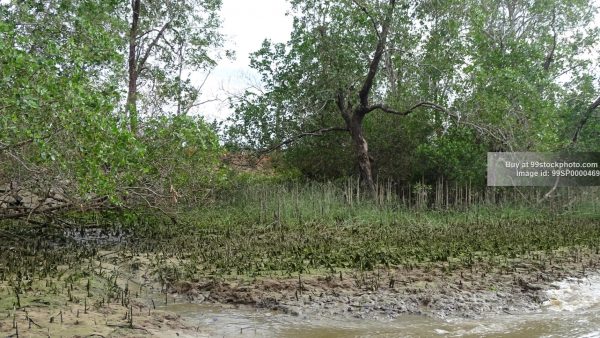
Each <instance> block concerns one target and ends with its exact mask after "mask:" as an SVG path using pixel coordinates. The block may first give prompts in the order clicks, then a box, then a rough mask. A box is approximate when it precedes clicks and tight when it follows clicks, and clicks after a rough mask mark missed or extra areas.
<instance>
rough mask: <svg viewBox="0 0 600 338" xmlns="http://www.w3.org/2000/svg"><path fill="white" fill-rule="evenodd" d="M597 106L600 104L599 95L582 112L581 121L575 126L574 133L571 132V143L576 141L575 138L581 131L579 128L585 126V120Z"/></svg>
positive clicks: (576, 138)
mask: <svg viewBox="0 0 600 338" xmlns="http://www.w3.org/2000/svg"><path fill="white" fill-rule="evenodd" d="M598 106H600V97H598V98H597V99H596V101H594V103H592V104H591V105H590V106H589V107H588V109H587V110H586V111H585V113H584V114H583V118H582V119H581V121H579V124H578V125H577V128H576V129H575V133H574V134H573V140H572V141H571V143H573V144H575V143H577V140H578V138H579V134H580V133H581V130H582V129H583V127H584V126H585V124H586V123H587V121H588V120H589V119H590V117H591V116H592V113H593V112H594V110H595V109H596V108H598Z"/></svg>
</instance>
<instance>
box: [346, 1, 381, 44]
mask: <svg viewBox="0 0 600 338" xmlns="http://www.w3.org/2000/svg"><path fill="white" fill-rule="evenodd" d="M352 2H354V4H355V5H356V6H358V8H360V10H361V11H363V12H364V13H365V15H367V17H368V18H369V20H371V24H372V25H373V29H374V30H375V34H377V37H378V38H379V39H381V35H380V34H379V29H378V28H377V22H376V21H375V19H374V18H373V15H371V13H369V11H368V10H367V7H365V5H363V4H361V3H360V2H358V0H352Z"/></svg>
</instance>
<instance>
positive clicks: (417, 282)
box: [0, 190, 600, 337]
mask: <svg viewBox="0 0 600 338" xmlns="http://www.w3.org/2000/svg"><path fill="white" fill-rule="evenodd" d="M323 191H325V192H323ZM323 191H322V192H320V194H321V195H320V197H319V196H314V197H316V198H320V199H311V198H307V197H306V196H301V195H294V194H289V193H288V194H279V195H277V196H278V198H274V196H276V195H273V196H265V195H261V196H263V198H262V199H261V198H256V196H254V197H252V196H248V199H247V200H243V199H242V200H238V201H237V202H235V203H229V204H227V205H220V206H214V207H210V208H205V209H203V210H201V211H188V212H186V213H185V214H184V215H185V217H182V218H181V221H180V222H179V223H178V224H173V223H172V222H171V221H170V220H168V219H162V218H160V217H156V218H152V219H151V218H148V217H145V218H140V217H135V216H131V217H129V218H116V217H113V218H111V217H109V216H107V215H92V216H90V215H86V216H85V217H81V216H79V217H78V218H77V220H76V221H73V222H75V223H69V224H54V225H51V226H45V227H41V226H39V225H31V224H26V223H17V222H10V223H3V224H2V226H1V228H0V237H1V241H0V246H1V250H0V333H1V334H2V335H7V336H15V337H16V334H17V332H18V333H19V335H20V336H23V337H29V336H31V337H37V336H40V337H47V336H51V337H61V336H62V337H71V336H81V337H111V336H112V337H117V336H119V337H120V336H130V337H137V336H140V337H142V336H149V335H155V336H160V337H167V336H174V337H175V336H186V335H188V336H196V335H198V334H201V333H202V332H204V328H203V327H202V326H201V325H199V324H197V323H191V322H189V321H186V320H184V319H182V318H180V317H179V316H178V315H177V314H176V313H174V312H173V311H170V310H169V308H168V307H165V305H168V304H173V303H202V304H224V305H226V306H234V307H238V306H242V307H244V306H248V307H252V308H259V309H265V310H266V311H271V312H278V313H285V314H288V315H291V316H301V317H302V318H304V317H323V316H326V317H335V318H368V319H373V318H391V317H395V316H398V315H401V314H419V315H427V316H434V317H471V318H473V317H475V318H476V317H480V316H485V315H487V314H497V313H510V314H513V313H523V312H532V311H537V310H538V309H539V308H540V306H541V304H542V303H543V302H548V301H550V302H551V301H552V300H551V299H548V297H547V296H546V293H545V292H544V290H547V289H549V288H552V287H553V285H552V282H554V281H557V280H561V279H564V278H566V277H584V276H586V275H588V274H592V273H595V272H598V271H599V270H600V268H599V264H600V254H599V248H600V212H597V210H600V208H598V205H597V204H596V203H597V197H598V196H597V195H593V196H595V198H596V199H593V198H592V199H590V198H588V199H585V200H584V202H585V203H579V204H577V205H576V206H573V205H572V204H571V205H569V206H568V207H563V208H561V209H557V208H541V207H540V208H532V207H528V206H516V205H511V206H501V207H490V206H476V207H465V208H462V209H460V210H458V209H454V210H450V209H449V210H417V209H407V208H404V207H397V206H393V205H381V204H371V203H365V202H363V203H358V204H357V203H356V201H355V202H354V204H353V205H350V204H349V203H347V201H339V200H335V199H333V198H329V197H327V195H326V193H327V192H326V190H323ZM306 193H308V191H307V192H306ZM260 194H263V192H259V195H260ZM100 216H102V217H100ZM73 220H75V218H73Z"/></svg>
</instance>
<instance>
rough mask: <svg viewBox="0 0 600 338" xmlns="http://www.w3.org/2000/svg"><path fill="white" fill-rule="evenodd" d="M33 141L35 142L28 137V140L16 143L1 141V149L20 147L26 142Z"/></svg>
mask: <svg viewBox="0 0 600 338" xmlns="http://www.w3.org/2000/svg"><path fill="white" fill-rule="evenodd" d="M31 142H33V139H28V140H25V141H21V142H17V143H14V144H5V143H1V142H0V145H1V147H0V151H5V150H9V149H12V148H20V147H22V146H24V145H26V144H29V143H31Z"/></svg>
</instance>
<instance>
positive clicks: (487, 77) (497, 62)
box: [228, 0, 600, 182]
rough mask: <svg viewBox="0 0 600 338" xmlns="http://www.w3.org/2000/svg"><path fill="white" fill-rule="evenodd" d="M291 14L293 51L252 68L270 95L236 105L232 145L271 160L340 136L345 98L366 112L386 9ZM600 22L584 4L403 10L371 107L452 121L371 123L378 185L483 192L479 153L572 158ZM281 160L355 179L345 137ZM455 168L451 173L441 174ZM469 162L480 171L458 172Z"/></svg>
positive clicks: (277, 50) (593, 75)
mask: <svg viewBox="0 0 600 338" xmlns="http://www.w3.org/2000/svg"><path fill="white" fill-rule="evenodd" d="M291 3H292V8H293V14H294V29H293V32H292V34H291V37H290V39H289V41H288V42H287V43H285V44H272V43H270V42H269V41H265V43H263V46H262V47H261V48H260V49H259V50H258V51H256V52H255V53H254V54H253V56H252V60H251V66H252V67H253V68H254V69H256V70H257V71H258V72H259V74H260V75H261V78H262V81H263V84H264V88H262V89H261V90H249V91H247V92H246V93H245V95H244V96H243V97H242V98H241V100H239V101H237V102H233V107H234V108H235V109H236V112H235V114H234V115H233V117H232V119H231V121H230V122H231V125H232V127H231V128H230V130H229V133H228V137H229V138H230V141H232V142H234V143H235V142H237V144H238V145H241V146H243V147H250V148H267V147H269V146H272V145H274V144H278V143H279V142H281V141H283V140H285V139H288V138H290V137H293V136H294V135H296V134H299V133H301V132H306V131H311V130H317V129H319V128H323V127H331V126H344V125H345V123H344V121H343V119H342V118H341V116H340V114H339V109H338V107H337V106H336V98H337V95H338V94H339V93H344V94H345V93H349V94H348V95H350V103H351V104H356V103H357V102H356V101H357V100H358V97H356V92H357V91H358V88H359V87H360V86H361V85H362V83H361V81H362V80H363V79H364V76H365V74H366V72H367V69H368V65H369V63H368V62H369V61H370V60H371V58H372V53H373V51H374V48H375V44H376V42H377V33H376V32H375V29H377V28H380V23H381V21H382V17H383V16H384V14H383V13H384V12H385V8H387V7H386V6H387V4H386V2H381V1H347V0H338V1H321V0H312V1H291ZM597 9H598V8H597V6H596V5H595V4H594V3H593V2H592V1H587V0H553V1H545V2H544V1H542V2H534V3H531V2H529V1H512V2H498V1H496V2H494V1H424V2H419V3H405V2H401V3H399V4H398V6H397V7H396V9H395V11H394V16H393V20H392V21H393V22H392V24H391V26H390V33H389V38H388V42H387V45H386V46H385V51H384V55H383V60H382V63H381V66H380V67H379V69H378V73H377V76H376V77H375V84H374V87H373V91H374V92H373V95H372V96H371V100H372V101H373V102H372V103H377V102H382V103H385V104H387V105H388V106H390V107H393V108H395V109H396V110H398V111H403V110H405V109H408V108H409V107H412V106H413V105H415V104H416V103H419V102H423V101H429V102H433V103H436V104H438V105H440V106H442V107H445V108H446V109H447V111H446V112H444V111H441V110H440V109H437V110H434V109H427V108H425V109H419V110H415V111H413V112H412V113H411V116H409V117H399V116H385V117H384V116H381V114H382V112H380V111H374V112H372V113H370V114H369V116H367V117H366V119H365V121H364V129H365V134H366V138H367V141H368V142H369V151H370V154H371V155H372V157H373V159H374V167H375V170H376V173H378V174H379V176H380V177H394V178H396V179H398V180H401V181H404V180H410V179H411V178H412V179H414V178H415V177H421V175H422V174H423V171H426V172H427V175H448V176H447V177H450V176H452V177H455V178H456V179H459V177H461V179H462V178H465V177H469V178H471V179H474V180H476V181H478V182H482V180H481V179H480V178H481V177H480V175H477V176H478V177H477V178H476V177H475V176H474V175H475V174H474V172H475V171H476V170H480V169H481V168H482V166H483V163H484V161H485V157H483V156H480V154H482V152H485V151H558V150H560V149H563V148H564V147H567V146H569V145H570V143H571V138H572V135H573V131H574V130H575V128H576V126H577V125H578V124H579V122H580V121H581V120H582V118H584V114H585V112H586V110H587V107H589V105H590V104H591V102H593V101H594V100H595V98H597V96H598V94H597V93H598V92H599V89H598V76H597V74H598V72H597V71H594V70H595V68H597V66H598V65H597V60H593V59H592V58H591V57H590V55H593V54H590V53H592V50H593V46H594V44H595V42H596V41H598V38H599V37H600V36H599V34H600V31H599V28H598V27H597V24H595V23H594V17H595V14H596V13H597ZM448 112H450V113H451V116H449V115H448V114H447V113H448ZM597 121H598V119H597V112H596V113H594V114H593V115H592V118H591V119H590V120H589V121H588V122H587V123H586V125H585V128H584V130H583V131H584V134H585V135H587V136H584V137H583V138H582V139H581V140H580V145H579V146H578V147H579V149H587V150H597V149H599V148H598V147H599V146H600V144H598V142H597V141H596V140H597V137H594V136H597V130H598V127H597ZM446 129H448V130H449V131H450V132H448V133H446V132H445V130H446ZM467 129H469V130H467ZM453 130H461V132H455V131H453ZM460 147H466V149H463V150H457V149H458V148H460ZM440 151H448V152H450V153H448V154H442V153H440ZM471 151H472V152H471ZM285 152H286V155H285V156H286V158H287V159H288V160H289V163H290V164H293V165H297V166H298V167H299V168H300V169H301V170H302V172H304V173H306V174H307V175H308V176H310V177H333V176H338V175H344V174H346V173H348V172H352V171H355V168H356V165H355V160H354V159H353V157H352V155H351V153H352V146H351V144H350V140H349V137H348V135H347V134H344V133H339V134H336V135H330V136H327V137H322V139H321V140H307V139H305V138H303V139H302V140H301V141H299V142H297V143H295V144H288V145H286V148H285ZM469 154H477V155H476V156H475V155H472V156H468V155H469ZM415 156H418V157H419V160H418V161H417V160H415ZM429 156H431V157H429ZM446 158H447V159H448V161H450V162H451V163H448V165H442V163H441V162H440V161H443V160H445V159H446ZM304 160H305V161H304ZM463 160H464V161H468V162H469V163H470V161H476V162H477V163H470V164H468V165H467V164H462V165H459V164H458V162H460V161H463ZM303 161H304V162H303ZM423 162H425V163H428V164H427V165H422V164H421V163H423ZM465 166H468V168H466V167H465ZM443 167H445V168H447V169H442V168H443ZM452 171H454V172H455V174H452V175H451V174H450V172H452Z"/></svg>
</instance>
